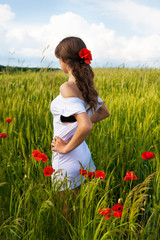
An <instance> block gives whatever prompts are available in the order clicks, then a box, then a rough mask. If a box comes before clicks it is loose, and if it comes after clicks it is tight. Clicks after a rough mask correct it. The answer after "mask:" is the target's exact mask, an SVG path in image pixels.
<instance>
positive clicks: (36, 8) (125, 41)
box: [0, 0, 160, 68]
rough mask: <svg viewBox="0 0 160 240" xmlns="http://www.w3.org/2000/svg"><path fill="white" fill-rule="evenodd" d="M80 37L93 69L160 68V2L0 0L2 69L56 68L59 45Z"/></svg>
mask: <svg viewBox="0 0 160 240" xmlns="http://www.w3.org/2000/svg"><path fill="white" fill-rule="evenodd" d="M70 35H72V36H79V37H81V38H82V39H83V40H84V41H85V42H86V44H87V47H88V49H89V50H91V52H92V55H93V61H92V66H93V67H110V66H112V67H115V66H120V65H122V64H125V66H126V67H158V68H159V67H160V1H158V0H153V1H150V0H139V1H138V0H114V1H113V0H101V1H99V0H92V1H91V0H66V1H65V0H59V1H57V0H52V1H51V0H43V1H42V0H39V1H36V0H35V1H33V0H32V1H31V0H27V1H25V0H0V45H1V48H0V64H2V65H12V66H28V67H38V66H39V67H41V66H43V67H47V66H51V67H59V63H58V61H57V59H56V58H55V56H54V49H55V47H56V45H57V44H58V42H59V41H60V40H61V39H63V38H64V37H66V36H70Z"/></svg>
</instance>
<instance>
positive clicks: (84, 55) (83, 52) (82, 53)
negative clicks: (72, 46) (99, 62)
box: [79, 48, 92, 64]
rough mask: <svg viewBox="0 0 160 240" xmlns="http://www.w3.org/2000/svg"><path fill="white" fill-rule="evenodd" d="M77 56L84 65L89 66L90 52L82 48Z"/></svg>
mask: <svg viewBox="0 0 160 240" xmlns="http://www.w3.org/2000/svg"><path fill="white" fill-rule="evenodd" d="M79 56H80V58H82V59H83V60H84V62H85V63H87V64H90V63H91V60H92V54H91V51H89V50H88V49H87V48H83V49H81V50H80V51H79Z"/></svg>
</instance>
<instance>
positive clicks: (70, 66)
mask: <svg viewBox="0 0 160 240" xmlns="http://www.w3.org/2000/svg"><path fill="white" fill-rule="evenodd" d="M55 55H56V57H57V58H59V62H60V65H61V68H62V70H63V72H64V73H66V74H68V75H69V79H68V81H67V82H65V83H63V84H62V85H61V87H60V94H59V95H58V96H57V97H56V98H55V99H54V100H53V101H52V103H51V112H52V114H53V117H54V138H53V140H52V143H51V150H52V151H54V152H53V157H52V167H53V168H54V169H55V174H56V179H57V180H58V181H59V182H60V183H61V188H60V191H63V190H65V189H66V188H69V189H75V188H77V187H78V186H80V185H81V175H80V173H79V170H80V169H81V168H82V167H83V169H85V170H87V169H93V170H95V169H96V167H95V165H94V162H93V160H92V157H91V153H90V150H89V148H88V146H87V144H86V142H85V139H86V137H87V136H88V134H89V132H90V131H91V130H92V123H96V122H99V121H100V120H102V119H105V118H107V117H109V111H108V109H107V107H106V106H105V104H104V102H103V101H102V99H101V98H100V97H98V93H97V91H96V89H95V88H94V82H93V78H94V73H93V71H92V68H91V66H90V65H89V64H90V63H91V60H92V55H91V52H90V51H89V50H88V49H87V48H86V45H85V43H84V42H83V41H82V40H81V39H80V38H78V37H67V38H65V39H63V40H62V41H61V42H60V43H59V44H58V46H57V47H56V49H55ZM57 170H59V171H57ZM53 175H54V174H52V179H53ZM66 177H67V178H66ZM64 179H67V186H66V185H63V183H64V181H63V180H64Z"/></svg>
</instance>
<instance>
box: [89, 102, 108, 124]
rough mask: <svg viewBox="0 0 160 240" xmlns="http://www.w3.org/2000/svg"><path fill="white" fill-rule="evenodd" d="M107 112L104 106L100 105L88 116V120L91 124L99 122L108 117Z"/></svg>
mask: <svg viewBox="0 0 160 240" xmlns="http://www.w3.org/2000/svg"><path fill="white" fill-rule="evenodd" d="M109 115H110V114H109V111H108V109H107V107H106V106H105V104H103V105H102V107H100V108H99V109H98V110H97V111H96V112H95V113H94V114H93V115H91V116H90V120H91V122H92V123H96V122H99V121H101V120H103V119H105V118H107V117H109Z"/></svg>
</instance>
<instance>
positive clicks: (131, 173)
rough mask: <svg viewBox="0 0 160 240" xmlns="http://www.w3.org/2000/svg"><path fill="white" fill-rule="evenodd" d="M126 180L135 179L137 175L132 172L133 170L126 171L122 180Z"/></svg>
mask: <svg viewBox="0 0 160 240" xmlns="http://www.w3.org/2000/svg"><path fill="white" fill-rule="evenodd" d="M126 180H137V176H136V175H135V174H134V172H133V171H131V172H127V173H126V176H125V178H124V180H123V181H126Z"/></svg>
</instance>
